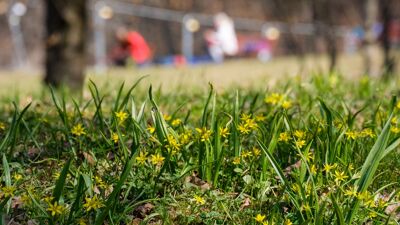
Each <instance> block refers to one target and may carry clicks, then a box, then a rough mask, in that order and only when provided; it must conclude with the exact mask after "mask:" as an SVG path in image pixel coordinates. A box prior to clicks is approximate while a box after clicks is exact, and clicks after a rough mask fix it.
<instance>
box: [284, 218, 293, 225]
mask: <svg viewBox="0 0 400 225" xmlns="http://www.w3.org/2000/svg"><path fill="white" fill-rule="evenodd" d="M283 224H284V225H293V223H292V221H290V219H286V220H285V222H284V223H283Z"/></svg>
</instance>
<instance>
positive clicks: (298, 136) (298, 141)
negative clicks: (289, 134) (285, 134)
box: [294, 130, 306, 149]
mask: <svg viewBox="0 0 400 225" xmlns="http://www.w3.org/2000/svg"><path fill="white" fill-rule="evenodd" d="M294 136H295V140H294V144H295V146H296V148H298V149H301V148H303V147H304V145H306V140H305V138H306V133H305V132H304V131H302V130H296V131H294Z"/></svg>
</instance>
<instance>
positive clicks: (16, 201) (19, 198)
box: [11, 196, 24, 209]
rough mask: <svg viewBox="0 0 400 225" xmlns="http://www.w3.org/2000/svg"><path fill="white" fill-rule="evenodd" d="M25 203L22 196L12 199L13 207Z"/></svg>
mask: <svg viewBox="0 0 400 225" xmlns="http://www.w3.org/2000/svg"><path fill="white" fill-rule="evenodd" d="M23 205H24V202H23V201H22V200H21V197H20V196H18V197H15V198H12V200H11V208H13V209H18V208H20V207H21V206H23Z"/></svg>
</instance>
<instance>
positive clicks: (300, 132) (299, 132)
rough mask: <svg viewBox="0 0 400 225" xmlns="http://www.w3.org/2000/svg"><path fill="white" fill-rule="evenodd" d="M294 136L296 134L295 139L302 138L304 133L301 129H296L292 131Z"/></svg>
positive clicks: (304, 135)
mask: <svg viewBox="0 0 400 225" xmlns="http://www.w3.org/2000/svg"><path fill="white" fill-rule="evenodd" d="M294 136H296V138H297V139H304V138H305V137H306V133H305V132H304V131H302V130H296V131H295V132H294Z"/></svg>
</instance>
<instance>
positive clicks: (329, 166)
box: [324, 163, 336, 173]
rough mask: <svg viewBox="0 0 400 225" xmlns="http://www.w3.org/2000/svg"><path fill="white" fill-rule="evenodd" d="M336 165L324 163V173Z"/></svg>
mask: <svg viewBox="0 0 400 225" xmlns="http://www.w3.org/2000/svg"><path fill="white" fill-rule="evenodd" d="M335 167H336V164H329V163H327V164H324V171H325V172H326V173H329V172H330V171H331V170H333V169H334V168H335Z"/></svg>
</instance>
